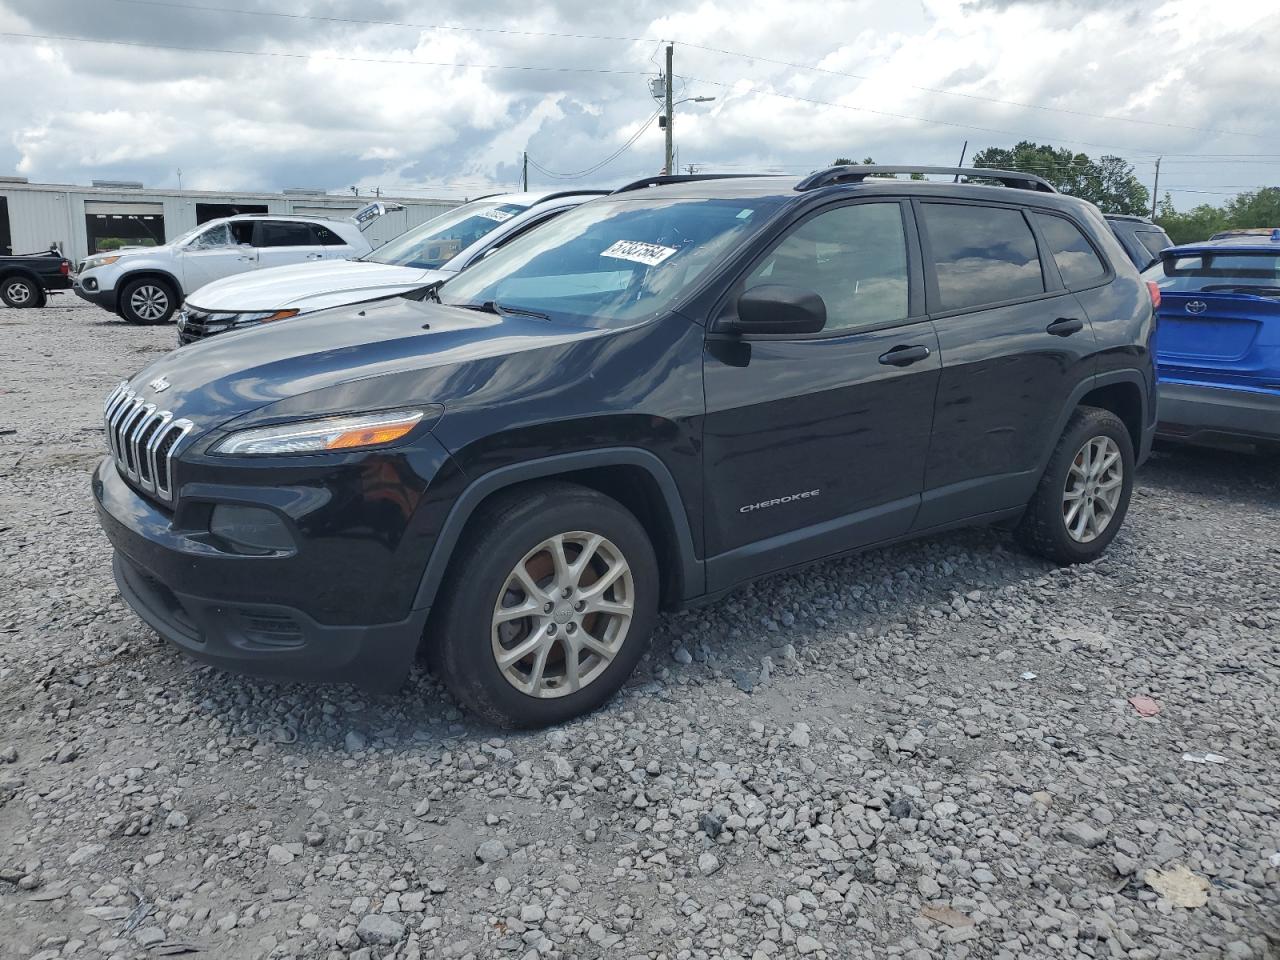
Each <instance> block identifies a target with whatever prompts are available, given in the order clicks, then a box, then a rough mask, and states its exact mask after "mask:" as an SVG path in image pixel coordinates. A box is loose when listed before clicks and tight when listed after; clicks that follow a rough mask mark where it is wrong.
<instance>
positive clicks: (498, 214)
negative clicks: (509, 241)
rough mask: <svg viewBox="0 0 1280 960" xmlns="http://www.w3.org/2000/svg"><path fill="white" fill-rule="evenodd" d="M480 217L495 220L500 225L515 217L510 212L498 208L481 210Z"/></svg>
mask: <svg viewBox="0 0 1280 960" xmlns="http://www.w3.org/2000/svg"><path fill="white" fill-rule="evenodd" d="M480 216H482V217H484V218H485V219H486V220H494V221H496V222H498V223H505V222H506V221H507V220H510V219H511V218H512V217H514V216H515V214H514V213H512V212H511V211H510V210H499V209H497V208H496V207H495V208H494V209H493V210H481V211H480Z"/></svg>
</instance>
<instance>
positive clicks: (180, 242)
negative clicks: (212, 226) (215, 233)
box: [168, 223, 209, 247]
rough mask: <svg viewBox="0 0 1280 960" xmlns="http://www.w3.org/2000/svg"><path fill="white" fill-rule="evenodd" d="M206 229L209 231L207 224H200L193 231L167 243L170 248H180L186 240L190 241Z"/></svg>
mask: <svg viewBox="0 0 1280 960" xmlns="http://www.w3.org/2000/svg"><path fill="white" fill-rule="evenodd" d="M208 229H209V225H208V224H207V223H202V224H200V226H198V227H194V228H193V229H191V230H188V231H187V232H186V233H184V234H182V235H181V236H180V237H176V238H174V239H173V240H170V241H168V242H169V244H170V245H171V246H175V247H180V246H182V245H183V244H184V243H186V242H187V241H188V240H190V239H191V238H192V237H194V236H195V235H196V234H197V233H201V232H203V231H205V230H208Z"/></svg>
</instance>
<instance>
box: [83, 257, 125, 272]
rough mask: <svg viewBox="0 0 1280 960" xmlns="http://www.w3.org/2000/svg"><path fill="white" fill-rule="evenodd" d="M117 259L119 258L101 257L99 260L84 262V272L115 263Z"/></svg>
mask: <svg viewBox="0 0 1280 960" xmlns="http://www.w3.org/2000/svg"><path fill="white" fill-rule="evenodd" d="M119 259H120V258H119V257H103V258H102V259H101V260H89V261H86V263H85V265H84V268H85V269H86V270H93V269H95V268H97V267H105V266H107V264H110V263H115V262H116V261H117V260H119Z"/></svg>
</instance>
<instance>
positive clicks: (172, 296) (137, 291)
mask: <svg viewBox="0 0 1280 960" xmlns="http://www.w3.org/2000/svg"><path fill="white" fill-rule="evenodd" d="M177 309H178V295H177V293H175V292H174V289H173V287H172V285H171V284H169V283H168V282H166V281H164V280H158V279H154V278H152V277H143V278H142V279H140V280H130V281H129V282H127V283H126V284H125V285H124V286H123V287H121V288H120V316H122V317H123V318H124V319H125V320H126V321H127V322H129V323H134V324H139V325H143V326H146V325H155V324H161V323H168V322H169V320H170V319H171V318H172V317H173V313H174V311H175V310H177Z"/></svg>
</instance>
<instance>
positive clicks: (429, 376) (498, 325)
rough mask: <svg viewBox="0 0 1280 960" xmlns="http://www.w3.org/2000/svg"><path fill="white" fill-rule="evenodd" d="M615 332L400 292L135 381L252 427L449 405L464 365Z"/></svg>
mask: <svg viewBox="0 0 1280 960" xmlns="http://www.w3.org/2000/svg"><path fill="white" fill-rule="evenodd" d="M610 332H611V331H608V330H601V329H589V328H582V327H571V326H566V325H561V324H557V323H551V322H547V321H544V320H537V319H534V318H528V317H518V316H515V317H509V316H496V315H494V314H491V313H482V312H479V311H475V310H464V309H462V308H460V307H447V306H442V305H440V304H436V303H422V302H419V301H414V300H406V299H403V298H400V297H396V298H392V299H390V300H380V301H377V302H376V303H372V304H369V305H367V306H365V307H363V308H360V309H354V308H341V309H335V310H328V311H325V312H323V313H317V314H316V315H314V316H311V317H308V318H307V319H306V320H305V321H302V322H297V323H294V322H290V323H279V324H263V325H262V326H259V327H251V328H249V329H247V330H243V331H238V332H236V333H232V334H227V335H223V336H217V337H210V338H209V339H208V340H202V341H199V342H197V343H194V344H190V345H188V346H185V347H183V348H182V349H181V350H175V351H174V352H172V353H170V354H168V355H167V356H165V357H163V358H161V359H159V360H157V361H156V362H155V363H152V364H151V365H150V366H148V367H146V368H145V369H144V370H142V371H141V372H140V373H138V374H137V375H136V376H134V377H133V379H132V380H131V381H130V387H131V388H132V389H134V390H136V391H138V392H140V393H141V394H143V395H144V396H145V397H146V398H147V400H148V402H154V403H155V404H156V405H157V406H159V407H160V408H161V409H164V410H169V411H171V412H172V413H173V414H174V416H175V417H186V418H187V419H189V420H191V421H192V422H193V423H195V424H196V427H197V431H198V432H204V431H205V430H206V429H208V428H212V427H217V426H220V425H223V424H226V423H228V422H229V421H231V420H234V419H237V418H241V419H242V421H243V422H241V423H238V424H237V426H246V425H248V423H249V422H253V423H257V422H261V421H264V420H271V419H275V418H280V419H288V418H298V417H314V416H323V415H325V414H327V413H336V412H346V411H351V410H361V409H377V408H379V407H384V408H385V407H387V406H403V405H412V404H414V403H441V402H445V403H447V399H448V398H447V396H444V395H442V393H443V392H447V390H449V389H459V390H461V389H465V388H468V385H467V383H466V380H467V378H466V377H465V376H462V377H459V376H454V374H455V373H456V370H457V368H458V367H459V366H460V365H463V364H468V363H474V362H476V361H485V360H489V359H491V358H496V357H509V356H513V355H516V354H520V353H523V352H526V351H530V350H537V349H542V348H546V347H555V346H560V345H565V344H569V343H572V342H574V341H579V340H590V339H594V338H598V337H601V336H607V335H608V334H609V333H610ZM396 378H400V379H396ZM157 382H162V386H161V390H160V391H156V390H155V389H154V386H153V384H155V383H157ZM442 384H443V385H444V386H442ZM470 386H474V384H472V385H470ZM247 414H253V416H251V417H247V418H246V416H245V415H247Z"/></svg>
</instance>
